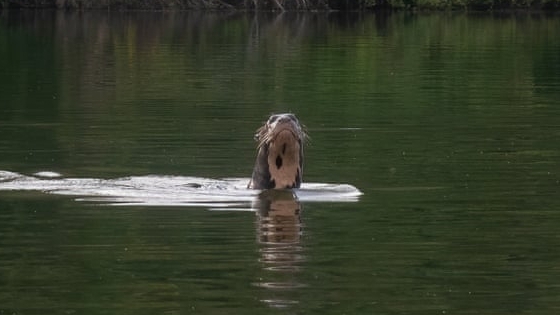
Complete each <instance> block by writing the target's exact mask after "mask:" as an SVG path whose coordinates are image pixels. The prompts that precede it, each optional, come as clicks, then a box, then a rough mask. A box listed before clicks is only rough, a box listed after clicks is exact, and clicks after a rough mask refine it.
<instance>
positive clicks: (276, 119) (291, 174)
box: [248, 114, 307, 189]
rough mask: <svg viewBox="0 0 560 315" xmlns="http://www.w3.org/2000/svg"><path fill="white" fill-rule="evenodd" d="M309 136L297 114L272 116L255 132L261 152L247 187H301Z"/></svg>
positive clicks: (258, 154) (258, 148) (259, 151)
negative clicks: (304, 156)
mask: <svg viewBox="0 0 560 315" xmlns="http://www.w3.org/2000/svg"><path fill="white" fill-rule="evenodd" d="M306 139H307V134H306V133H305V131H304V129H303V127H302V126H301V125H300V123H299V121H298V119H297V118H296V116H295V115H293V114H276V115H272V116H270V118H268V120H267V121H266V122H265V123H264V125H263V126H262V127H260V128H259V129H258V130H257V134H256V135H255V140H256V141H257V142H258V147H257V150H258V153H257V159H256V161H255V167H254V169H253V176H252V177H251V181H250V182H249V185H248V188H253V189H272V188H299V187H300V185H301V181H302V176H303V145H304V143H305V140H306Z"/></svg>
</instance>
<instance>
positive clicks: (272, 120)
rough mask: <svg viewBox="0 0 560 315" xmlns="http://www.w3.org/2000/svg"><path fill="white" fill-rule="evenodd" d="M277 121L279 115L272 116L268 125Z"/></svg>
mask: <svg viewBox="0 0 560 315" xmlns="http://www.w3.org/2000/svg"><path fill="white" fill-rule="evenodd" d="M276 120H278V115H272V116H270V118H268V123H269V124H272V123H274V122H275V121H276Z"/></svg>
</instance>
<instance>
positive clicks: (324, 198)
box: [0, 170, 362, 211]
mask: <svg viewBox="0 0 560 315" xmlns="http://www.w3.org/2000/svg"><path fill="white" fill-rule="evenodd" d="M248 182H249V178H223V179H210V178H203V177H191V176H169V175H146V176H128V177H121V178H115V179H101V178H65V177H63V176H62V175H60V174H58V173H55V172H50V171H45V172H39V173H35V174H33V175H31V176H28V175H23V174H19V173H14V172H10V171H2V170H0V192H1V191H40V192H45V193H49V194H56V195H66V196H73V197H74V198H75V200H78V201H84V202H89V203H93V204H100V205H102V204H106V205H121V206H127V205H142V206H187V207H189V206H191V207H207V208H209V209H213V210H248V211H251V210H253V209H252V206H251V204H252V202H253V201H254V200H255V198H257V196H258V195H259V193H260V191H258V190H253V189H248V188H247V183H248ZM293 191H294V194H295V195H296V197H297V199H298V200H299V201H300V202H355V201H358V198H359V196H360V195H362V193H361V192H360V191H359V190H358V189H357V188H356V187H354V186H352V185H348V184H325V183H303V184H302V186H301V188H299V189H294V190H293Z"/></svg>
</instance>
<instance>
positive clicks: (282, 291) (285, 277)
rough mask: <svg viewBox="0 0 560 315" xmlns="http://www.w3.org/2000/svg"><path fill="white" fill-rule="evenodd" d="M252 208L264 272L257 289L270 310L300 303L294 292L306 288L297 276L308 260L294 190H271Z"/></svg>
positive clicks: (299, 206) (298, 205)
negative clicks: (302, 244)
mask: <svg viewBox="0 0 560 315" xmlns="http://www.w3.org/2000/svg"><path fill="white" fill-rule="evenodd" d="M253 207H254V208H255V209H256V211H257V239H258V242H259V244H260V245H261V246H260V252H261V257H260V262H261V264H262V268H263V270H262V273H261V276H260V278H259V280H258V282H257V283H256V285H257V286H259V287H261V288H263V295H264V297H263V298H262V301H263V302H265V303H267V304H268V305H269V306H271V307H286V306H290V305H292V304H295V303H298V302H299V300H298V298H297V297H295V296H293V295H294V289H296V288H299V287H301V286H303V284H302V283H301V282H300V280H299V279H298V274H299V273H300V272H301V268H302V266H301V264H302V262H303V261H304V260H305V257H304V255H303V254H302V252H303V248H302V246H301V242H300V237H301V233H302V224H301V217H300V213H301V204H300V203H299V201H298V200H297V197H296V196H295V195H294V193H293V192H292V191H291V190H268V191H264V192H262V193H261V194H260V195H259V197H258V199H257V200H256V201H255V203H254V204H253Z"/></svg>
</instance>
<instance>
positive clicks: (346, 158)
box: [0, 11, 560, 314]
mask: <svg viewBox="0 0 560 315" xmlns="http://www.w3.org/2000/svg"><path fill="white" fill-rule="evenodd" d="M0 14H1V15H0V152H1V154H2V155H1V158H0V170H2V171H5V172H12V173H16V174H19V175H18V176H20V175H21V176H31V175H32V174H35V173H37V172H42V171H51V172H56V173H59V174H61V175H62V178H63V179H95V180H97V183H98V184H99V183H101V185H98V186H94V187H97V188H95V189H102V188H103V187H107V186H105V185H104V184H106V183H113V182H112V181H114V180H117V179H123V178H124V179H126V178H141V179H148V183H147V184H146V185H147V186H146V187H147V188H153V187H155V188H158V187H160V186H158V185H157V183H154V185H153V187H152V186H150V182H149V179H150V178H157V179H161V178H167V179H169V178H174V179H185V178H197V179H201V178H202V179H218V180H219V179H222V178H247V177H248V176H249V175H250V173H251V170H252V166H253V165H252V164H253V160H254V156H255V153H256V152H255V143H254V141H253V134H254V132H255V130H256V128H258V126H259V125H260V124H261V122H262V121H264V120H265V119H266V118H267V116H268V115H269V114H270V113H272V112H285V111H291V112H294V113H296V114H297V115H298V117H299V119H300V120H301V121H302V122H303V123H304V124H306V125H307V128H308V131H309V134H310V136H311V141H310V143H309V145H308V146H307V147H306V164H305V168H304V181H305V182H307V183H330V184H333V185H338V184H342V185H346V184H349V185H353V186H355V187H357V188H358V189H359V190H360V191H361V192H362V193H363V195H361V196H359V198H358V199H355V200H352V201H353V202H342V201H341V200H332V199H325V200H323V201H320V200H319V201H317V200H312V201H309V200H307V201H306V200H305V198H302V199H303V200H298V199H294V198H292V197H293V196H292V195H290V194H288V195H283V194H281V195H279V196H276V195H273V196H268V195H266V196H262V198H256V199H255V200H251V201H250V202H251V206H248V208H250V209H253V210H254V211H209V210H208V208H209V207H208V206H207V205H206V204H194V205H191V204H189V205H184V206H177V205H174V206H170V205H169V204H165V203H163V204H159V205H153V204H140V205H139V204H135V205H119V206H112V205H108V204H107V203H106V202H96V201H95V200H93V201H92V200H90V201H89V202H86V201H84V200H82V199H81V198H82V197H83V196H81V197H80V196H75V195H72V196H68V195H65V194H52V193H50V194H49V193H44V190H41V189H39V190H35V189H31V190H21V189H17V190H1V191H0V311H1V312H3V313H6V314H7V313H17V314H60V313H79V314H108V313H111V314H114V313H119V314H155V313H157V314H187V313H204V314H209V313H220V314H222V313H248V312H251V314H253V313H254V314H259V313H262V314H264V313H266V314H270V313H286V314H303V313H305V314H342V313H351V314H374V313H376V314H411V313H412V314H443V313H445V314H452V313H455V314H555V313H557V312H558V309H559V308H560V302H559V299H558V297H559V296H560V290H559V288H558V283H559V282H560V277H559V274H558V272H557V269H558V267H557V266H558V265H559V264H560V252H559V251H558V248H559V246H560V242H559V240H560V238H558V235H560V228H559V227H560V224H559V222H560V213H559V212H558V210H559V208H560V198H559V197H558V196H560V192H559V190H560V175H559V174H560V165H559V163H560V162H559V161H560V147H559V145H558V143H560V126H559V123H558V122H559V121H560V107H559V105H560V104H559V102H558V100H559V99H560V54H559V52H560V33H558V30H559V29H560V18H559V17H558V16H557V15H546V14H533V13H530V14H525V13H522V14H521V13H519V14H498V15H491V14H464V13H437V14H426V13H418V14H406V13H403V14H392V15H367V14H366V15H353V14H350V15H339V14H319V13H317V14H283V15H276V14H270V15H258V16H255V15H251V14H233V15H229V14H228V15H225V14H198V13H170V12H163V13H162V12H159V13H157V12H156V13H153V12H135V13H118V12H110V13H107V12H88V13H65V12H51V11H36V12H6V11H3V12H2V13H0ZM3 174H5V173H3ZM44 180H46V179H44ZM51 183H52V182H51ZM0 184H2V185H3V186H4V187H6V185H9V181H7V180H4V181H3V182H2V183H0ZM64 184H67V182H64ZM99 186H101V187H99ZM72 188H76V186H73V187H72ZM95 189H94V190H95ZM163 189H164V190H165V188H163ZM244 194H245V192H243V193H242V196H244V198H245V199H244V201H243V202H244V204H246V202H249V199H250V198H246V197H248V196H246V195H244ZM253 197H254V196H251V198H253ZM253 201H255V202H254V203H253ZM101 204H103V205H102V206H101Z"/></svg>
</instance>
